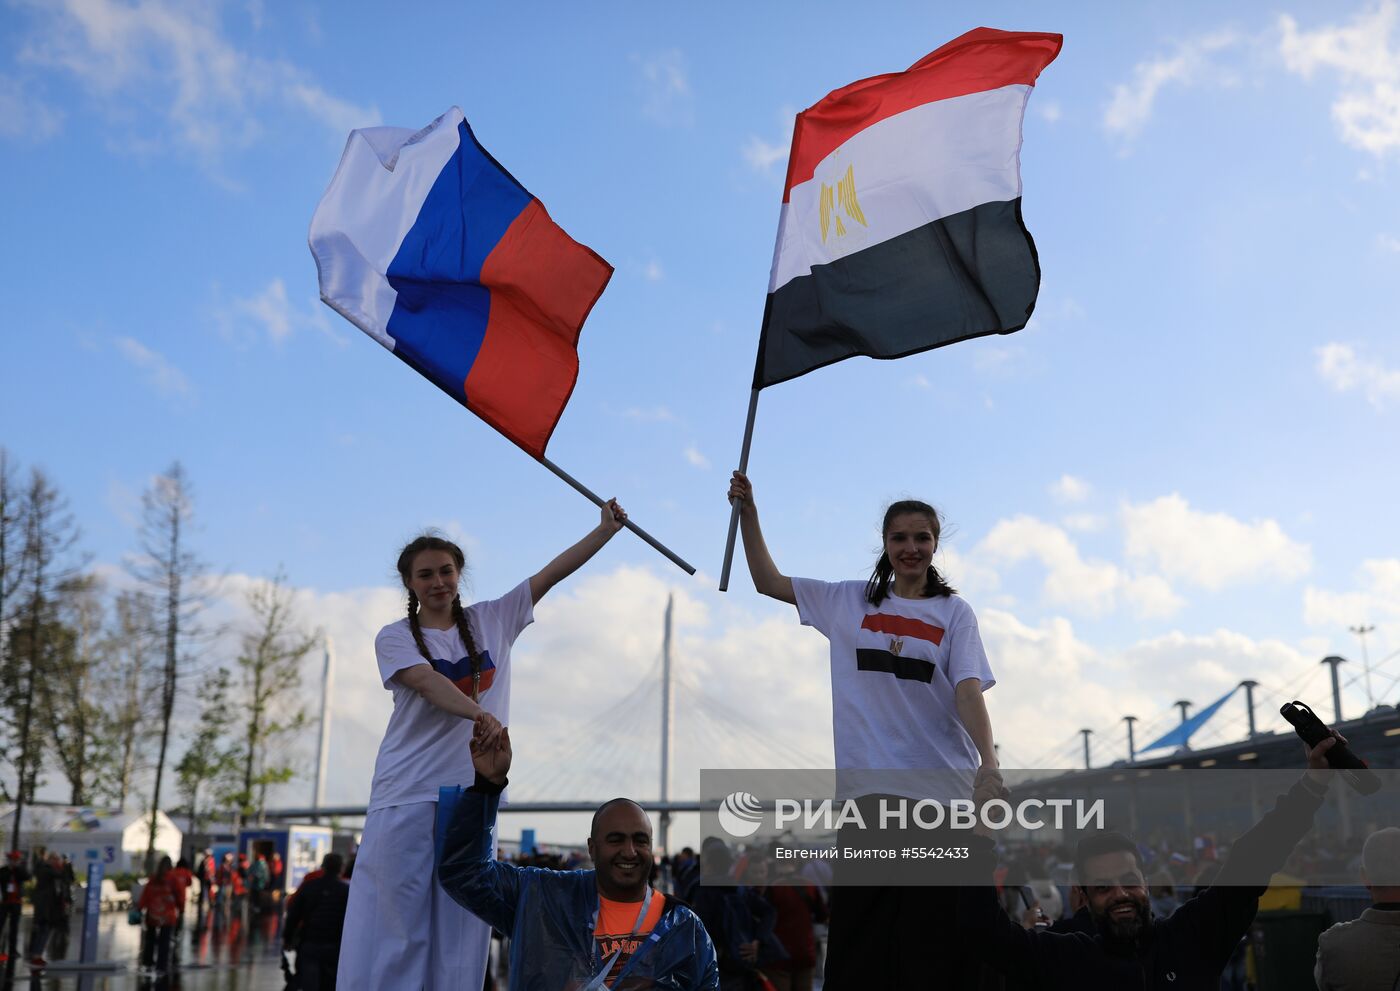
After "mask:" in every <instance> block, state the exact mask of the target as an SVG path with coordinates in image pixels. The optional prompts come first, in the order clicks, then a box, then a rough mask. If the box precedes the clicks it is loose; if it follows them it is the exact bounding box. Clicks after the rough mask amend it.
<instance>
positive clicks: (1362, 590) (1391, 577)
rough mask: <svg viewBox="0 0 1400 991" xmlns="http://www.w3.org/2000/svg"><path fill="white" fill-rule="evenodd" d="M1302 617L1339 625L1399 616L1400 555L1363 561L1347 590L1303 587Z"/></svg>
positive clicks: (1383, 620) (1321, 622) (1319, 624)
mask: <svg viewBox="0 0 1400 991" xmlns="http://www.w3.org/2000/svg"><path fill="white" fill-rule="evenodd" d="M1303 618H1304V620H1306V621H1307V622H1308V624H1310V625H1312V626H1337V627H1349V626H1356V625H1358V624H1363V623H1373V622H1375V621H1376V620H1380V621H1382V622H1387V621H1389V623H1387V625H1391V624H1393V622H1394V621H1395V620H1400V558H1374V559H1371V560H1368V561H1364V562H1362V564H1361V569H1360V571H1359V572H1358V573H1357V576H1356V580H1355V588H1354V589H1352V590H1351V591H1348V592H1333V591H1329V590H1327V589H1322V588H1316V587H1314V586H1311V585H1309V586H1308V587H1307V588H1306V589H1304V591H1303ZM1382 635H1384V631H1382Z"/></svg>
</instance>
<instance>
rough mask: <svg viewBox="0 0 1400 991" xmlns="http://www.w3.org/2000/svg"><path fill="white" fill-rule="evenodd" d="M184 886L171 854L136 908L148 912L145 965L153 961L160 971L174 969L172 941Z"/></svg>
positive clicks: (142, 959)
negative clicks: (172, 967) (171, 955)
mask: <svg viewBox="0 0 1400 991" xmlns="http://www.w3.org/2000/svg"><path fill="white" fill-rule="evenodd" d="M182 896H183V889H182V888H181V887H180V884H179V882H178V881H177V880H176V878H175V876H174V868H172V867H171V866H170V858H169V857H161V858H160V863H159V864H157V865H156V872H155V873H154V874H152V875H151V878H150V880H149V881H147V882H146V886H145V887H144V888H142V889H141V899H140V901H139V902H137V905H136V907H137V908H139V909H140V910H141V911H142V912H143V913H144V914H145V923H146V939H145V941H144V944H143V947H142V952H141V966H143V967H146V968H150V967H151V965H152V963H154V965H155V969H156V971H157V972H158V973H162V974H164V973H166V972H167V971H168V970H169V968H170V940H171V937H172V936H173V935H174V933H175V924H176V923H177V922H178V921H179V919H180V907H179V904H180V898H181V897H182ZM152 957H154V960H152Z"/></svg>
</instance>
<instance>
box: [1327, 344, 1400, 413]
mask: <svg viewBox="0 0 1400 991" xmlns="http://www.w3.org/2000/svg"><path fill="white" fill-rule="evenodd" d="M1317 373H1318V375H1320V376H1322V380H1323V381H1324V382H1326V383H1327V384H1328V385H1330V386H1331V387H1332V388H1334V389H1336V390H1337V391H1338V392H1352V391H1354V390H1360V391H1361V392H1362V393H1363V394H1364V395H1365V396H1366V401H1367V402H1369V403H1370V404H1371V405H1372V406H1374V407H1375V408H1376V409H1383V408H1384V407H1385V405H1386V403H1388V402H1391V401H1393V400H1397V399H1400V369H1394V368H1387V367H1386V366H1385V365H1383V364H1381V363H1380V362H1379V361H1367V360H1365V359H1363V358H1361V357H1359V356H1358V355H1357V353H1356V349H1355V348H1353V347H1352V346H1351V345H1349V344H1338V343H1337V342H1335V341H1334V342H1332V343H1330V344H1325V345H1323V346H1322V347H1320V348H1318V349H1317Z"/></svg>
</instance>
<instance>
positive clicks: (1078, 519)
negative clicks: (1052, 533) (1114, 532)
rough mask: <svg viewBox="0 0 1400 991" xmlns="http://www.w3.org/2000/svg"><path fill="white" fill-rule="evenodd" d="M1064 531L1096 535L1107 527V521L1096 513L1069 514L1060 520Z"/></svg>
mask: <svg viewBox="0 0 1400 991" xmlns="http://www.w3.org/2000/svg"><path fill="white" fill-rule="evenodd" d="M1060 524H1061V525H1062V526H1064V528H1065V529H1066V530H1076V531H1078V532H1080V533H1097V532H1098V531H1100V530H1102V529H1103V528H1104V527H1106V526H1108V520H1107V519H1106V518H1105V517H1103V516H1100V515H1098V514H1097V513H1070V514H1069V515H1068V516H1065V517H1063V518H1062V519H1061V520H1060Z"/></svg>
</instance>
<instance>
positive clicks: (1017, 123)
mask: <svg viewBox="0 0 1400 991" xmlns="http://www.w3.org/2000/svg"><path fill="white" fill-rule="evenodd" d="M1060 43H1061V38H1060V36H1059V35H1057V34H1027V33H1013V32H1007V31H995V30H992V29H991V28H977V29H976V30H974V31H969V32H968V33H967V34H965V35H963V36H962V37H960V38H957V39H955V40H954V41H951V42H949V43H948V44H946V45H944V46H943V47H942V48H940V49H938V50H937V51H935V52H933V53H931V54H930V55H927V56H925V57H924V58H923V59H920V60H919V61H918V62H917V63H915V64H914V65H913V66H911V67H910V68H909V69H908V70H907V71H905V72H899V73H891V74H889V75H884V76H875V77H873V78H870V79H862V80H860V81H859V82H855V83H852V84H851V85H849V86H846V87H843V88H842V89H839V90H836V91H835V92H833V93H831V94H830V95H828V96H827V97H826V98H825V99H824V100H822V101H821V102H820V103H818V104H816V105H815V106H813V107H811V108H809V109H808V110H805V111H803V112H802V113H800V114H798V116H797V122H796V125H795V127H794V130H793V136H792V151H791V153H790V156H789V159H788V172H787V182H786V184H785V186H784V189H783V207H782V213H781V215H780V217H779V221H778V239H777V246H776V247H775V249H774V252H773V269H772V275H771V277H770V279H769V284H768V302H767V306H766V309H765V311H764V317H763V332H762V337H761V339H760V342H759V349H758V361H757V365H756V368H755V371H754V388H755V389H761V388H763V387H764V386H768V385H773V384H774V383H777V382H784V381H786V380H788V379H791V378H796V377H797V376H799V375H803V374H806V373H807V372H809V371H811V370H813V369H815V368H820V367H822V366H823V365H829V364H831V363H832V362H835V361H840V360H842V359H843V358H849V357H852V356H853V355H868V356H870V357H872V358H899V357H903V356H904V355H908V354H913V353H915V352H917V351H924V350H927V349H929V348H934V347H939V346H941V345H944V344H952V343H954V342H956V341H960V340H965V339H967V338H970V337H979V336H981V335H984V334H1006V333H1010V332H1011V331H1014V330H1019V329H1020V328H1022V327H1024V326H1025V325H1026V321H1027V320H1028V319H1029V318H1030V315H1031V311H1032V309H1034V307H1035V300H1036V295H1037V293H1038V292H1039V289H1040V265H1039V262H1038V261H1037V258H1036V252H1035V243H1034V242H1033V241H1032V240H1031V236H1030V233H1029V232H1028V231H1027V230H1026V227H1025V224H1024V223H1022V221H1021V170H1020V151H1021V120H1022V116H1023V115H1024V112H1025V106H1026V101H1027V99H1028V98H1029V96H1030V92H1031V89H1032V87H1033V86H1034V84H1035V81H1036V78H1037V77H1038V76H1039V75H1040V72H1041V70H1042V69H1044V68H1045V67H1046V66H1047V65H1049V64H1050V62H1051V61H1052V60H1053V59H1054V58H1055V56H1056V55H1057V54H1058V53H1059V50H1060Z"/></svg>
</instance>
